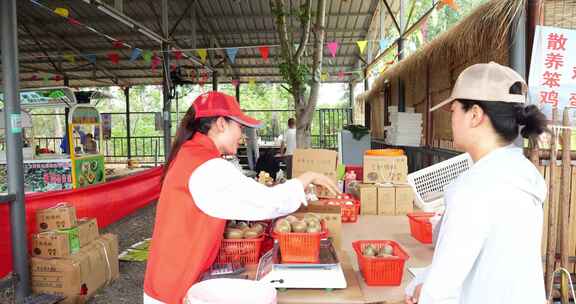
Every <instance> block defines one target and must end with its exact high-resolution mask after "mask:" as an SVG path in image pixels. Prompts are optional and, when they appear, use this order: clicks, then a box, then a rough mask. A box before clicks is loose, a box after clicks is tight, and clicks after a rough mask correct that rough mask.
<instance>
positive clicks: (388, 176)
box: [358, 155, 414, 215]
mask: <svg viewBox="0 0 576 304" xmlns="http://www.w3.org/2000/svg"><path fill="white" fill-rule="evenodd" d="M363 175H364V178H363V184H360V185H359V186H358V188H359V196H360V212H361V214H372V215H405V214H407V213H410V212H412V210H413V204H414V193H413V191H412V188H411V187H410V186H409V185H408V184H407V180H406V176H407V175H408V160H407V158H406V156H405V155H402V156H374V155H365V156H364V163H363Z"/></svg>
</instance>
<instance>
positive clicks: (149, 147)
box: [32, 108, 352, 163]
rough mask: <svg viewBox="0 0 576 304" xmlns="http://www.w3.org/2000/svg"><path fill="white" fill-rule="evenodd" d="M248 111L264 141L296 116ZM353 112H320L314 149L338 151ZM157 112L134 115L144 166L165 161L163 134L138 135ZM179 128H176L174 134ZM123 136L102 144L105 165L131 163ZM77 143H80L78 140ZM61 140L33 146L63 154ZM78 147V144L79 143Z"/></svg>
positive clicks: (134, 151)
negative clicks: (340, 135)
mask: <svg viewBox="0 0 576 304" xmlns="http://www.w3.org/2000/svg"><path fill="white" fill-rule="evenodd" d="M245 112H246V113H247V114H248V115H250V116H252V117H254V118H256V119H259V120H262V122H264V127H263V128H261V129H259V130H258V136H259V137H260V138H261V139H262V140H264V141H274V140H275V139H276V138H277V137H278V136H279V135H281V134H282V133H283V132H284V131H285V129H286V128H287V125H286V122H287V120H288V118H290V117H294V116H295V111H294V110H245ZM102 114H110V115H111V116H112V123H113V125H114V127H113V128H118V125H123V126H125V125H126V124H125V118H126V113H118V112H115V113H102ZM351 114H352V111H351V109H349V108H340V109H317V110H316V111H315V113H314V117H313V120H312V135H311V145H312V147H313V148H323V149H336V148H337V145H338V133H339V132H340V130H341V129H342V126H344V125H347V124H349V123H351V121H352V115H351ZM58 115H60V116H62V117H64V114H61V113H50V114H32V116H33V119H34V117H49V118H50V119H53V117H54V116H58ZM155 116H156V113H155V112H131V113H130V121H131V126H132V128H131V129H133V130H134V131H133V133H135V134H134V135H131V136H130V151H131V159H134V160H138V161H139V162H142V163H154V162H162V161H163V160H164V141H163V137H162V132H161V131H157V135H148V136H142V135H138V133H141V132H140V128H141V127H146V128H150V127H151V126H152V128H153V127H154V122H155ZM182 116H183V113H180V114H179V115H176V113H175V112H173V113H172V125H173V126H178V124H177V121H176V118H177V117H179V118H181V117H182ZM176 128H177V127H173V132H175V130H176ZM122 133H124V134H122V135H121V136H111V137H110V138H109V139H106V140H103V141H102V147H100V148H101V149H100V151H101V152H102V153H103V154H104V157H105V159H106V162H112V163H120V162H125V161H127V160H128V137H127V136H126V135H125V134H126V132H125V131H124V132H122ZM76 140H79V139H78V138H77V139H76ZM61 141H62V138H60V137H36V138H35V139H34V143H33V147H35V146H37V145H38V146H39V147H42V148H49V149H51V150H53V151H56V152H59V151H60V143H61ZM77 145H79V142H77Z"/></svg>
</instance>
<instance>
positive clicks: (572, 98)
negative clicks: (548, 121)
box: [528, 26, 576, 118]
mask: <svg viewBox="0 0 576 304" xmlns="http://www.w3.org/2000/svg"><path fill="white" fill-rule="evenodd" d="M575 54H576V30H568V29H562V28H557V27H549V26H537V27H536V32H535V33H534V45H533V48H532V58H531V63H530V79H529V82H528V85H529V95H530V103H532V104H536V105H538V107H539V108H540V109H541V110H542V111H543V112H544V113H545V114H546V116H547V117H548V118H551V116H552V108H554V107H557V108H558V109H559V110H562V109H563V108H564V107H576V55H575Z"/></svg>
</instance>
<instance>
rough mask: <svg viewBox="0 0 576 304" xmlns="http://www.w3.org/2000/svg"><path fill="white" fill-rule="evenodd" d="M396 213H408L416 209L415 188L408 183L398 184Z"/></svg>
mask: <svg viewBox="0 0 576 304" xmlns="http://www.w3.org/2000/svg"><path fill="white" fill-rule="evenodd" d="M395 187H396V215H406V214H408V213H410V212H413V211H414V190H412V187H410V185H408V184H397V185H395Z"/></svg>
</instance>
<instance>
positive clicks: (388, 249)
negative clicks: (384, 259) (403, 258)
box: [381, 244, 394, 255]
mask: <svg viewBox="0 0 576 304" xmlns="http://www.w3.org/2000/svg"><path fill="white" fill-rule="evenodd" d="M381 251H382V252H383V253H385V254H389V255H392V254H394V248H393V247H392V246H391V245H390V244H386V245H384V247H382V249H381Z"/></svg>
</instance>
